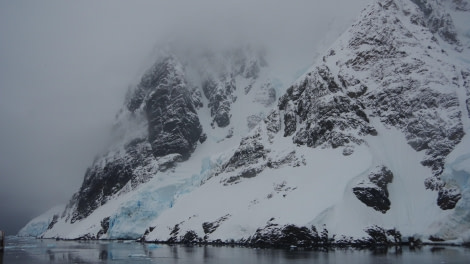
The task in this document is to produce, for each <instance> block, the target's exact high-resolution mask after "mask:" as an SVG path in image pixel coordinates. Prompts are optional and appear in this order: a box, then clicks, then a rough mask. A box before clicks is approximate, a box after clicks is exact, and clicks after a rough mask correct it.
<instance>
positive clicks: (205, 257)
mask: <svg viewBox="0 0 470 264" xmlns="http://www.w3.org/2000/svg"><path fill="white" fill-rule="evenodd" d="M10 263H38V264H41V263H192V264H197V263H224V264H226V263H270V264H271V263H347V264H355V263H439V264H443V263H466V264H468V263H470V249H469V248H463V247H431V246H425V247H422V248H421V249H416V250H410V249H409V248H408V247H404V248H402V250H401V251H397V250H395V249H389V250H385V251H384V250H382V251H372V250H346V249H341V250H330V251H328V252H322V251H310V250H280V249H252V248H242V247H215V246H180V245H178V246H169V245H154V244H141V243H136V242H122V241H55V240H37V239H28V238H16V237H8V238H7V241H6V248H5V251H4V252H3V253H0V264H10Z"/></svg>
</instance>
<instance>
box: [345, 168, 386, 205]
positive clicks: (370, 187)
mask: <svg viewBox="0 0 470 264" xmlns="http://www.w3.org/2000/svg"><path fill="white" fill-rule="evenodd" d="M392 180H393V173H392V172H391V171H390V170H389V169H387V168H386V167H385V166H379V167H377V168H376V169H375V170H373V171H372V172H370V173H369V175H368V179H367V180H365V181H362V182H360V183H359V184H358V185H357V186H356V187H353V193H354V195H356V197H357V199H359V200H360V201H361V202H363V203H364V204H365V205H367V206H369V207H372V208H374V209H375V210H376V211H379V212H382V213H384V214H385V213H386V212H387V211H388V210H389V209H390V205H391V203H390V200H389V199H388V189H387V185H388V184H389V183H391V182H392Z"/></svg>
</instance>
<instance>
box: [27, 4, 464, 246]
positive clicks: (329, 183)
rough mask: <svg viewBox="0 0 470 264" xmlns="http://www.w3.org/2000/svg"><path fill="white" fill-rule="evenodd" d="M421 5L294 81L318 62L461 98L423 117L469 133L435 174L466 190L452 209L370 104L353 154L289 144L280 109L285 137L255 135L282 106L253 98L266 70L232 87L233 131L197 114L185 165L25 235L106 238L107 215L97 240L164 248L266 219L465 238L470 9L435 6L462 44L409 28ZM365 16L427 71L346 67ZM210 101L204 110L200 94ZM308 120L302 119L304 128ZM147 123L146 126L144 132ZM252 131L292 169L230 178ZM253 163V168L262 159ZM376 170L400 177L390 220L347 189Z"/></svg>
mask: <svg viewBox="0 0 470 264" xmlns="http://www.w3.org/2000/svg"><path fill="white" fill-rule="evenodd" d="M414 2H417V1H410V0H394V1H391V0H376V1H372V3H371V4H370V5H369V6H368V7H367V8H366V9H365V10H363V12H362V14H361V16H360V17H359V19H358V22H357V23H355V24H354V26H352V27H351V28H349V30H347V31H346V32H344V33H343V34H342V35H341V37H340V38H339V39H338V40H337V41H336V42H335V43H334V44H333V45H332V46H331V47H330V48H329V49H328V51H327V52H326V53H325V55H326V56H325V57H324V58H319V60H318V62H317V63H316V64H315V65H313V66H312V68H310V69H309V70H308V71H307V72H306V73H305V75H303V76H302V77H300V78H299V79H298V81H297V83H301V82H302V81H303V80H304V79H305V77H306V76H308V73H310V72H313V71H315V68H316V67H317V66H319V65H326V66H327V67H328V68H329V70H330V71H331V72H332V73H333V76H337V74H338V73H341V74H342V75H344V76H354V78H356V79H359V80H360V81H361V83H362V84H365V85H366V86H367V87H368V91H378V90H380V89H383V86H384V83H387V80H389V81H388V83H389V84H390V85H391V86H393V85H400V83H396V82H397V81H398V80H400V79H401V78H404V77H406V78H410V79H412V80H414V81H416V82H418V83H420V86H419V87H422V88H421V89H430V90H433V91H437V92H440V93H446V94H447V93H448V94H452V95H455V96H457V97H458V99H459V102H458V103H459V105H458V106H456V107H454V108H449V109H450V110H447V109H444V110H442V112H439V113H431V112H430V113H424V114H429V115H435V116H436V122H441V124H442V126H443V127H444V128H445V127H447V126H462V127H463V131H464V132H465V135H464V136H463V138H462V140H461V141H460V143H458V144H457V145H456V146H455V148H454V149H453V151H452V152H451V153H450V154H449V155H448V156H447V157H446V159H445V165H444V171H443V173H442V174H441V175H440V178H441V179H442V180H443V181H444V182H445V183H446V185H447V186H451V187H455V188H457V189H458V190H459V191H460V193H461V195H462V196H461V199H460V200H459V201H458V203H457V204H456V206H455V208H454V209H449V210H442V209H441V208H439V206H438V205H437V203H436V200H437V198H438V192H437V191H432V190H427V189H426V188H425V185H424V182H425V179H426V178H428V177H430V176H432V175H433V171H432V169H431V168H430V167H425V166H423V165H422V164H421V162H422V161H423V160H424V159H425V158H426V153H425V151H424V150H423V151H416V150H415V149H413V148H412V147H411V146H410V144H408V140H407V138H406V135H405V133H404V132H403V131H402V130H400V129H399V128H397V127H394V126H391V125H389V124H385V123H384V122H383V120H381V118H380V117H379V116H377V115H376V114H374V113H373V111H372V110H370V109H367V108H366V110H365V112H366V114H367V115H368V117H369V119H370V125H371V126H372V127H374V128H375V129H376V130H377V135H375V136H373V135H367V136H362V135H357V134H354V133H356V131H350V132H349V133H353V134H354V136H357V137H359V138H361V139H363V140H364V143H362V144H359V145H357V144H354V143H351V144H349V145H348V146H347V148H350V150H351V151H350V152H348V154H347V155H345V152H346V150H345V147H338V148H331V147H321V146H320V147H316V148H312V147H307V146H306V145H296V144H294V143H293V140H292V137H293V136H287V137H284V135H283V132H284V126H285V123H284V120H283V115H282V113H281V120H280V121H281V122H280V125H281V128H280V132H278V133H272V132H270V131H268V128H267V123H266V122H264V121H261V122H260V123H258V125H257V126H255V127H254V128H252V129H251V130H250V129H248V126H247V117H249V116H250V115H254V114H257V115H259V116H262V118H265V117H266V116H268V115H269V114H270V111H271V108H272V107H274V108H275V104H274V106H269V107H267V106H266V105H265V102H264V101H263V100H255V101H254V99H253V97H256V96H258V97H259V96H262V95H263V90H262V88H261V87H262V86H263V84H265V83H266V81H265V80H273V78H274V77H273V76H270V74H269V69H265V70H264V71H262V72H261V73H260V76H261V77H260V78H259V79H258V81H257V83H255V84H253V89H252V90H251V91H250V92H249V93H247V94H245V91H244V89H243V87H245V86H247V85H248V83H247V81H246V80H245V79H237V80H236V82H237V85H240V87H238V86H237V90H236V91H235V96H236V98H237V100H236V101H235V102H234V103H233V104H232V108H231V112H230V113H231V114H232V117H231V123H230V125H229V127H227V128H223V129H222V128H212V127H211V124H210V123H211V117H210V113H209V109H208V108H207V107H203V108H201V109H199V110H198V115H199V118H200V120H201V124H202V126H203V131H204V133H206V134H207V140H206V141H205V142H204V143H200V144H199V145H198V146H197V148H196V150H195V152H194V153H193V154H192V155H191V157H190V158H189V160H187V161H184V162H181V163H178V164H177V166H176V167H175V168H173V169H169V170H167V171H165V172H158V173H157V174H156V175H155V176H154V177H153V178H152V179H150V180H149V181H148V182H146V183H144V184H142V185H140V186H138V187H137V188H135V189H132V188H126V187H125V188H123V190H122V191H121V192H119V193H117V194H116V195H115V196H114V197H113V198H112V199H109V200H108V201H107V202H106V203H105V204H104V205H102V206H100V207H98V208H97V209H96V210H95V211H93V213H91V215H89V216H88V217H86V218H85V219H82V220H79V221H77V222H75V223H73V224H72V223H71V222H70V219H69V217H70V212H72V211H73V209H74V208H73V207H71V208H67V209H66V211H65V213H64V214H62V212H63V210H64V209H65V208H63V207H62V210H56V209H54V210H52V211H50V212H48V213H46V214H44V215H43V216H40V217H38V218H36V219H33V220H32V221H31V222H30V223H29V224H28V225H27V226H25V227H24V228H23V229H22V230H21V231H20V233H19V235H24V236H26V235H31V236H41V237H47V238H56V237H58V238H65V239H75V238H80V237H90V235H96V234H97V233H99V232H100V230H102V229H103V220H104V219H105V218H109V221H108V223H109V227H108V229H107V232H106V233H105V234H103V235H102V236H101V237H100V239H116V238H121V239H122V238H124V239H126V238H127V239H137V238H140V237H142V236H143V235H144V234H145V237H144V239H145V240H146V241H167V240H169V239H171V238H172V237H175V236H177V238H180V237H181V236H183V235H184V234H186V233H187V232H190V231H193V232H195V233H196V234H197V236H198V237H200V238H204V239H205V241H209V242H211V241H216V240H220V241H223V242H229V241H235V242H236V241H243V240H246V239H248V238H249V237H250V236H252V235H253V234H255V232H256V231H257V230H258V229H260V228H264V227H266V226H267V225H268V224H278V225H279V226H282V225H286V224H294V225H297V226H306V227H308V228H310V227H311V226H315V227H316V228H317V229H319V230H321V229H322V228H326V229H327V230H328V231H329V233H330V234H335V235H336V236H337V237H339V236H346V237H353V238H363V237H366V236H367V234H366V232H365V231H364V230H365V229H366V228H368V227H371V226H374V225H376V226H380V227H383V228H385V229H393V228H395V229H396V230H398V231H400V232H401V234H402V235H403V236H404V237H408V236H413V237H415V238H420V239H422V240H424V241H426V240H428V239H429V237H430V236H435V237H439V238H442V239H445V240H447V241H452V242H454V243H464V242H470V138H469V137H470V136H469V134H470V119H469V116H470V113H469V109H468V107H469V105H470V104H469V103H468V100H470V76H469V77H468V79H466V80H465V79H464V77H463V72H470V13H469V10H470V4H468V5H466V7H467V9H466V10H461V8H460V9H459V8H456V7H455V3H454V2H458V1H451V0H447V1H428V2H432V6H433V7H434V8H435V9H436V8H440V9H439V10H438V11H439V12H441V13H446V12H447V13H449V14H450V17H452V19H453V22H454V24H455V30H456V33H457V36H458V38H459V39H458V40H459V43H458V44H449V43H448V42H446V41H444V40H443V39H441V38H440V37H439V35H438V34H437V33H436V34H433V33H432V32H431V31H429V30H428V29H427V28H426V27H424V26H422V25H420V24H419V23H418V24H414V23H411V22H410V17H411V16H413V14H419V12H420V11H419V10H418V7H417V5H416V4H415V3H414ZM423 2H426V1H423ZM464 2H465V1H464ZM389 4H392V5H394V6H390V5H389ZM387 5H389V6H388V7H387ZM464 6H465V5H464ZM436 12H437V11H436ZM366 20H371V21H372V20H377V21H384V25H386V26H387V27H393V28H394V29H393V30H392V32H394V33H393V34H394V35H393V36H394V39H395V40H396V41H397V43H399V44H400V45H401V46H400V47H397V49H398V50H403V51H406V53H407V54H409V56H406V57H404V58H403V60H404V61H401V63H406V62H407V61H408V60H409V64H410V65H413V63H414V62H416V61H417V60H419V61H421V62H423V64H420V65H421V66H420V67H421V68H418V69H413V70H410V72H411V76H408V75H407V74H406V73H400V72H397V69H398V66H396V67H395V65H394V63H395V62H397V61H395V60H390V61H384V62H378V63H377V68H367V69H353V67H349V66H348V63H346V62H347V61H348V60H349V59H351V58H353V56H354V54H355V52H357V51H356V50H352V48H351V47H350V45H349V43H350V40H351V39H352V38H353V37H354V36H358V35H359V34H372V33H373V32H372V33H371V32H364V31H365V30H366V29H365V28H361V27H360V26H359V25H361V23H360V22H361V21H366ZM377 34H378V35H380V32H377ZM361 48H364V47H363V46H361ZM331 51H334V52H331ZM398 61H399V60H398ZM378 68H380V71H379V69H378ZM378 74H381V76H378ZM335 78H337V77H335ZM335 81H336V82H337V83H341V82H340V80H337V79H335ZM276 91H277V92H278V96H280V95H282V92H283V91H282V88H280V87H277V88H276ZM321 96H323V95H321ZM324 96H330V95H324ZM203 101H204V102H203V103H204V106H207V104H208V102H207V100H206V98H205V97H204V96H203ZM398 103H400V102H398ZM274 111H278V110H274ZM419 114H423V113H419ZM424 114H423V115H424ZM456 116H457V118H455V117H456ZM450 117H452V118H450ZM301 125H302V124H301V123H300V121H299V123H298V127H300V126H301ZM140 127H143V129H145V126H140ZM129 129H130V130H132V127H130V128H129ZM141 129H142V128H141ZM229 130H232V131H233V136H231V137H225V136H226V135H227V134H228V133H229ZM341 132H344V131H341ZM256 135H259V137H258V138H257V140H258V141H259V142H260V143H261V144H262V145H263V146H264V149H265V150H266V154H265V157H264V158H263V162H264V161H267V160H270V161H273V162H276V161H285V160H288V162H279V163H278V164H279V165H278V166H273V167H269V166H266V167H263V169H262V170H261V171H260V172H259V173H257V175H256V176H254V177H241V178H234V176H236V175H239V173H240V172H241V170H243V169H244V168H230V169H227V168H225V167H224V166H225V165H226V164H227V162H228V161H229V160H230V158H231V157H232V156H233V154H234V153H235V151H236V150H237V148H238V147H239V145H240V141H241V140H242V138H244V137H245V136H253V137H254V136H256ZM351 152H352V153H351ZM155 166H158V165H155ZM249 166H251V167H252V168H258V167H259V166H261V164H251V165H249ZM377 166H385V167H387V168H388V169H389V170H390V171H391V172H392V173H393V180H392V182H391V183H389V184H388V185H387V188H388V193H389V197H388V198H389V200H390V203H391V206H390V209H389V210H388V211H387V212H386V213H382V212H379V211H376V210H374V209H373V208H371V207H368V206H367V205H365V204H364V203H363V202H361V201H360V200H359V199H358V198H357V197H356V196H355V195H354V193H353V191H352V189H353V187H354V186H357V185H358V184H359V183H361V182H363V180H364V178H365V177H367V175H368V174H369V173H370V172H371V171H372V170H374V168H376V167H377ZM364 184H367V183H364ZM54 214H57V215H59V217H58V219H57V223H55V224H54V225H53V227H52V228H51V229H48V228H47V227H48V226H49V223H50V222H51V221H52V218H53V215H54ZM208 223H209V224H212V226H216V228H215V229H214V230H211V231H210V232H208V231H207V230H205V228H204V226H205V225H207V224H208ZM149 228H150V230H149ZM206 229H207V228H206ZM146 231H147V232H146Z"/></svg>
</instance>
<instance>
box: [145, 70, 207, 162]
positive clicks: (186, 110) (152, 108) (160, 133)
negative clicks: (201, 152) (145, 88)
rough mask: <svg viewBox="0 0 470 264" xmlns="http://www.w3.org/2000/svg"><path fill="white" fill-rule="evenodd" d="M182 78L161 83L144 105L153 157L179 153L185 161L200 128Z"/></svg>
mask: <svg viewBox="0 0 470 264" xmlns="http://www.w3.org/2000/svg"><path fill="white" fill-rule="evenodd" d="M191 98H192V97H191V94H190V92H189V91H188V89H187V88H186V87H185V84H184V80H183V79H182V78H174V79H171V81H169V82H168V83H161V84H159V86H158V87H157V88H156V89H155V91H154V92H153V93H152V94H151V95H150V96H149V98H148V100H147V102H146V109H145V110H146V114H147V119H148V128H149V141H150V144H151V146H152V152H153V154H154V156H155V157H161V156H165V155H168V154H173V153H178V154H181V155H182V156H183V158H184V159H187V158H189V156H190V154H191V153H192V152H193V151H194V148H195V146H196V142H197V141H198V140H199V137H200V136H201V133H202V126H201V124H200V122H199V117H198V115H197V113H196V108H195V106H194V104H193V101H192V99H191Z"/></svg>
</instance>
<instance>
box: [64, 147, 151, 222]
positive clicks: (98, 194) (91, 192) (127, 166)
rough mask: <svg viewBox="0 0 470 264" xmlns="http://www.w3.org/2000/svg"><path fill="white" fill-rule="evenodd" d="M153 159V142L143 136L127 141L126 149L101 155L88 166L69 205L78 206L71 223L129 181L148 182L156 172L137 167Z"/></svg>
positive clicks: (132, 184) (87, 213)
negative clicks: (79, 186) (151, 144)
mask: <svg viewBox="0 0 470 264" xmlns="http://www.w3.org/2000/svg"><path fill="white" fill-rule="evenodd" d="M152 161H153V155H152V150H151V147H150V144H149V143H148V142H147V141H146V140H144V139H136V140H133V141H131V142H130V143H128V144H127V145H126V146H125V148H124V151H123V152H117V153H113V154H110V153H109V154H108V155H105V156H102V157H101V158H99V159H97V160H95V162H94V163H93V166H91V167H90V168H88V169H87V171H86V173H85V178H84V180H83V183H82V186H81V188H80V190H79V191H78V193H77V194H76V195H74V197H73V198H72V200H71V202H70V205H69V208H70V207H72V206H73V205H75V206H76V209H75V211H74V212H73V213H72V218H71V223H74V222H75V221H77V220H80V219H82V218H85V217H87V216H88V215H90V214H91V213H92V212H93V211H94V210H95V209H96V208H98V207H99V206H101V205H103V204H105V203H106V202H107V201H108V199H109V197H111V196H112V195H114V194H116V193H118V192H119V191H120V190H121V189H122V188H123V187H124V186H125V185H127V184H128V183H129V184H130V186H131V187H132V188H134V187H136V186H137V185H139V184H141V183H144V182H147V181H148V180H149V179H150V178H151V177H153V173H155V172H154V171H149V172H146V171H145V170H144V171H140V170H136V168H139V167H140V168H142V167H146V166H148V165H149V164H150V163H151V162H152Z"/></svg>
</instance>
